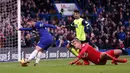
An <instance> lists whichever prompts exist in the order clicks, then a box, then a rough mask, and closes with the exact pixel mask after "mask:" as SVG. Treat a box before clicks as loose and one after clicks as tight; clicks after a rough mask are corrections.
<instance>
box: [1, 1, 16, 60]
mask: <svg viewBox="0 0 130 73" xmlns="http://www.w3.org/2000/svg"><path fill="white" fill-rule="evenodd" d="M16 29H17V0H0V57H1V58H0V61H10V60H12V58H14V56H15V58H16V56H17V55H14V54H17V30H16ZM3 57H4V58H3Z"/></svg>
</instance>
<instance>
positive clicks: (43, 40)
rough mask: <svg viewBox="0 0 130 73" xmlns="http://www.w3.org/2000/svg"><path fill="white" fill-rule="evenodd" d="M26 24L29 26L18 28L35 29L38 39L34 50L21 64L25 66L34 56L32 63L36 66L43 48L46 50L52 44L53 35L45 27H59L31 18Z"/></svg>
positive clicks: (23, 29) (22, 29)
mask: <svg viewBox="0 0 130 73" xmlns="http://www.w3.org/2000/svg"><path fill="white" fill-rule="evenodd" d="M27 25H29V28H20V29H19V30H21V31H31V30H37V31H38V32H39V36H40V40H39V42H38V43H37V45H36V47H35V50H34V51H33V52H32V53H31V55H30V56H29V58H28V59H27V60H26V61H24V62H22V63H21V64H22V65H23V66H27V65H28V63H29V62H30V61H31V60H32V59H33V58H34V57H36V61H35V64H34V66H36V65H37V64H38V63H39V61H40V57H41V55H42V52H43V51H44V50H47V49H48V48H49V47H50V46H51V45H52V44H53V36H52V35H51V34H50V33H49V31H48V30H47V29H46V28H54V29H60V27H57V26H54V25H52V24H44V23H43V22H35V21H34V20H32V19H29V20H28V21H27Z"/></svg>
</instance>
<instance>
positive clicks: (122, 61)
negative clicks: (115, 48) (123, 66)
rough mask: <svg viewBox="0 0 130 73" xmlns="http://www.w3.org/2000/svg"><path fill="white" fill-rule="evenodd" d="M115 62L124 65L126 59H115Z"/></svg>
mask: <svg viewBox="0 0 130 73" xmlns="http://www.w3.org/2000/svg"><path fill="white" fill-rule="evenodd" d="M115 61H116V62H120V63H126V62H127V59H125V58H124V59H117V60H115Z"/></svg>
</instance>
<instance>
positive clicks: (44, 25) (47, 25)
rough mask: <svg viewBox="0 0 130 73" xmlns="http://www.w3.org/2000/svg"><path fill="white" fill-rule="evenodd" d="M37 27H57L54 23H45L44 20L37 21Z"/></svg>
mask: <svg viewBox="0 0 130 73" xmlns="http://www.w3.org/2000/svg"><path fill="white" fill-rule="evenodd" d="M35 27H36V28H43V27H49V28H54V29H56V28H57V27H56V26H54V25H52V24H44V23H42V22H37V23H36V25H35Z"/></svg>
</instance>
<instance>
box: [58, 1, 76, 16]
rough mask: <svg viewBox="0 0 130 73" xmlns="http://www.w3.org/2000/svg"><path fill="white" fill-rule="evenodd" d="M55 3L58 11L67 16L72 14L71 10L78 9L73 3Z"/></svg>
mask: <svg viewBox="0 0 130 73" xmlns="http://www.w3.org/2000/svg"><path fill="white" fill-rule="evenodd" d="M55 5H56V8H57V10H58V12H59V13H62V14H63V15H67V16H69V15H73V11H74V10H75V9H78V8H77V6H76V4H75V3H56V4H55ZM61 11H63V12H61Z"/></svg>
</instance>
